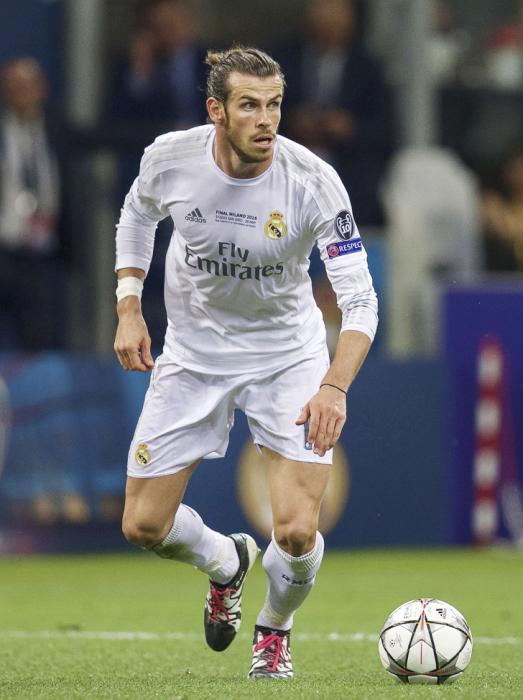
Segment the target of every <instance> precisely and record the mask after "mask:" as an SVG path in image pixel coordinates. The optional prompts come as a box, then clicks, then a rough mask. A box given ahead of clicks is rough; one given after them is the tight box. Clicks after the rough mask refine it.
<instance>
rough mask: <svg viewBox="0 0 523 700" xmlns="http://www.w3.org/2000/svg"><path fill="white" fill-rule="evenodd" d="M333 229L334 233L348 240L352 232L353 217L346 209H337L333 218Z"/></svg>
mask: <svg viewBox="0 0 523 700" xmlns="http://www.w3.org/2000/svg"><path fill="white" fill-rule="evenodd" d="M334 231H335V232H336V235H337V236H339V237H340V238H343V240H344V241H348V240H349V238H350V237H351V236H352V235H353V233H354V219H353V218H352V214H351V213H350V211H348V210H347V209H342V210H341V211H339V212H338V213H337V214H336V216H335V218H334Z"/></svg>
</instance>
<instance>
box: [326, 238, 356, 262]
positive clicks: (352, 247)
mask: <svg viewBox="0 0 523 700" xmlns="http://www.w3.org/2000/svg"><path fill="white" fill-rule="evenodd" d="M326 250H327V255H328V256H329V258H330V259H331V260H332V259H333V258H337V257H339V256H340V255H350V254H351V253H359V252H360V250H363V243H362V241H361V238H355V239H354V240H353V241H344V242H343V243H341V242H340V243H331V244H330V245H328V246H327V249H326Z"/></svg>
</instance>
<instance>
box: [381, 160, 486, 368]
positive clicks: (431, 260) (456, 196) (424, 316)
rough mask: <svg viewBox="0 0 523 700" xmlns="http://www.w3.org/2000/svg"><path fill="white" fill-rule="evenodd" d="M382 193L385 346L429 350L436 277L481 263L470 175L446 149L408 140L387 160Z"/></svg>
mask: <svg viewBox="0 0 523 700" xmlns="http://www.w3.org/2000/svg"><path fill="white" fill-rule="evenodd" d="M383 197H384V202H385V207H386V211H387V219H388V231H387V233H388V243H389V248H388V290H387V295H386V298H387V304H388V315H387V321H388V323H387V328H388V347H389V351H390V352H391V353H392V354H394V355H396V356H408V355H411V354H420V353H421V354H434V353H435V352H436V351H437V349H438V343H439V337H438V329H439V328H440V323H439V319H438V315H439V292H438V286H439V284H440V283H442V282H443V283H455V282H466V281H470V280H471V279H473V278H474V275H475V274H476V273H477V272H479V271H480V270H481V269H482V256H481V224H480V212H479V193H478V187H477V183H476V180H475V177H474V176H473V175H472V173H471V172H470V171H469V170H468V169H467V168H466V167H465V166H464V165H463V164H462V163H461V161H460V160H459V159H458V158H457V157H456V156H455V155H454V154H453V153H452V152H451V151H448V150H446V149H442V148H438V147H425V148H422V147H411V148H405V149H403V150H401V151H399V152H398V153H397V154H396V155H395V157H394V159H393V160H392V162H391V165H390V168H389V172H388V174H387V178H386V181H385V183H384V187H383Z"/></svg>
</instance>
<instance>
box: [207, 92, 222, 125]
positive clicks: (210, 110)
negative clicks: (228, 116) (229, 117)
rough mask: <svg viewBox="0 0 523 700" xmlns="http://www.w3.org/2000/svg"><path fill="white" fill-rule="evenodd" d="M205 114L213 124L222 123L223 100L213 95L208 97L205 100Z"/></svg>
mask: <svg viewBox="0 0 523 700" xmlns="http://www.w3.org/2000/svg"><path fill="white" fill-rule="evenodd" d="M206 106H207V114H208V115H209V119H210V120H211V121H212V123H213V124H223V123H224V121H225V109H224V107H223V102H220V101H219V100H217V99H216V98H215V97H208V98H207V102H206Z"/></svg>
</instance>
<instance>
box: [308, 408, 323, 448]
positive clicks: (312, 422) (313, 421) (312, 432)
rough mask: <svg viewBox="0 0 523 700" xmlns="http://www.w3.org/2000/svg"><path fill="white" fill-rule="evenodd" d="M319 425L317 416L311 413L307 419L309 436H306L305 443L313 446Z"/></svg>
mask: <svg viewBox="0 0 523 700" xmlns="http://www.w3.org/2000/svg"><path fill="white" fill-rule="evenodd" d="M319 425H320V421H319V418H318V414H317V413H316V412H312V411H311V414H310V418H309V434H308V435H307V442H308V443H309V444H310V445H314V444H315V442H316V436H317V434H318V428H319Z"/></svg>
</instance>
